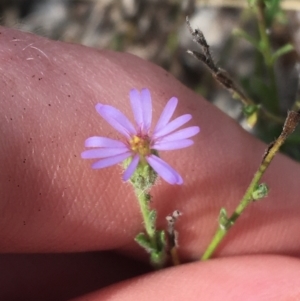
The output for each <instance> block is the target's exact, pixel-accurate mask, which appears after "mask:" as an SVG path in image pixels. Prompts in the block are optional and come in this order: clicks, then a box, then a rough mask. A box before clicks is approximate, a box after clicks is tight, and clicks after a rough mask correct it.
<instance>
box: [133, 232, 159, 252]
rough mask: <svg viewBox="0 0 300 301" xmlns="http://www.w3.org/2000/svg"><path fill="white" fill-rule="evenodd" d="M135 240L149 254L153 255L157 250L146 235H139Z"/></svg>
mask: <svg viewBox="0 0 300 301" xmlns="http://www.w3.org/2000/svg"><path fill="white" fill-rule="evenodd" d="M134 240H135V241H136V242H137V243H138V244H139V245H140V246H141V247H142V248H143V249H145V250H146V252H148V253H153V252H154V251H155V249H154V248H153V247H152V245H151V242H150V241H149V239H148V237H147V236H146V235H145V233H139V234H138V235H137V236H136V237H135V238H134Z"/></svg>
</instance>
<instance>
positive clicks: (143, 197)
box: [135, 189, 157, 249]
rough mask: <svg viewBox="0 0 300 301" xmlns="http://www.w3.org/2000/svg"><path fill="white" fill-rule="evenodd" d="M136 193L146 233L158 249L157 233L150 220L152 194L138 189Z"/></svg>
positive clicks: (153, 245)
mask: <svg viewBox="0 0 300 301" xmlns="http://www.w3.org/2000/svg"><path fill="white" fill-rule="evenodd" d="M135 192H136V196H137V199H138V201H139V205H140V210H141V213H142V217H143V221H144V225H145V230H146V233H147V235H148V237H149V239H150V242H151V245H152V247H154V248H155V249H156V248H157V242H156V231H155V228H154V227H153V221H151V218H150V212H151V209H150V206H149V202H150V194H149V193H147V192H145V191H143V190H142V189H136V190H135Z"/></svg>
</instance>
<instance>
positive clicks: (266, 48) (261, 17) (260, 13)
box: [256, 0, 280, 113]
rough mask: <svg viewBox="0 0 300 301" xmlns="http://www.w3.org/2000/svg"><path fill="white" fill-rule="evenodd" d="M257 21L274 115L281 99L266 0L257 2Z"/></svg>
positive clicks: (277, 111) (278, 109)
mask: <svg viewBox="0 0 300 301" xmlns="http://www.w3.org/2000/svg"><path fill="white" fill-rule="evenodd" d="M256 3H257V10H256V14H257V21H258V29H259V34H260V39H261V41H260V43H261V44H260V45H261V47H260V48H261V53H262V55H263V57H264V61H265V64H266V66H267V71H268V75H269V80H270V85H271V87H270V88H271V91H273V95H272V96H271V95H270V97H271V98H273V99H274V102H273V104H272V108H270V109H272V111H273V112H274V113H279V112H280V108H279V98H278V90H277V83H276V76H275V71H274V63H273V60H272V49H271V44H270V40H269V36H268V34H267V27H266V20H265V13H264V10H265V3H264V0H257V2H256Z"/></svg>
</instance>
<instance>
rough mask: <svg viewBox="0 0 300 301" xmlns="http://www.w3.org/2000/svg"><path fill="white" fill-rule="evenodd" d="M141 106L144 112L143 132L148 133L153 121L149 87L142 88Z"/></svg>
mask: <svg viewBox="0 0 300 301" xmlns="http://www.w3.org/2000/svg"><path fill="white" fill-rule="evenodd" d="M141 107H142V112H143V129H142V134H148V132H149V130H150V127H151V122H152V102H151V95H150V91H149V90H148V89H142V91H141Z"/></svg>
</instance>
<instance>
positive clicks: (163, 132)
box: [152, 114, 192, 139]
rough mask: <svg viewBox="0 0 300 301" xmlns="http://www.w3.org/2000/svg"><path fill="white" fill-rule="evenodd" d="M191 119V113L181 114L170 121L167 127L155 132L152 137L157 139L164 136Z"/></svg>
mask: <svg viewBox="0 0 300 301" xmlns="http://www.w3.org/2000/svg"><path fill="white" fill-rule="evenodd" d="M191 119H192V115H190V114H185V115H181V116H179V117H177V118H176V119H174V120H173V121H171V122H170V123H168V124H167V125H166V126H165V127H163V128H162V129H161V130H159V131H158V132H156V133H154V134H153V136H152V139H157V138H160V137H163V136H165V135H167V134H169V133H171V132H173V131H175V130H177V129H178V128H179V127H181V126H182V125H184V124H185V123H187V122H188V121H190V120H191Z"/></svg>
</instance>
